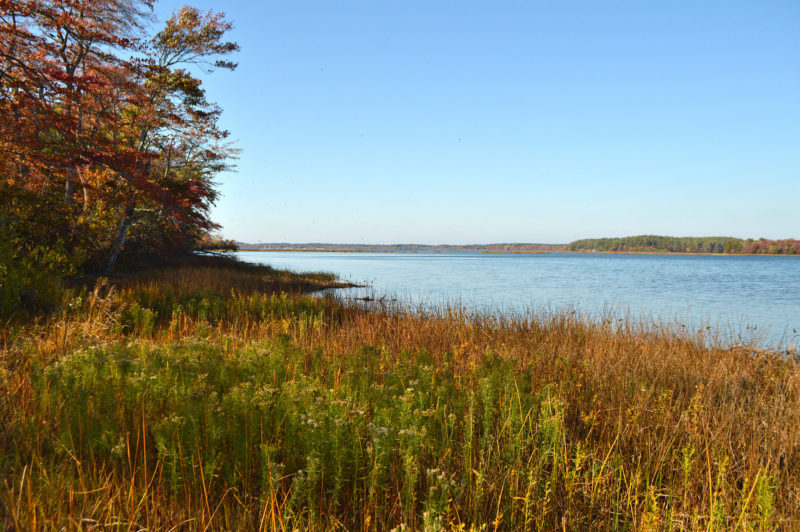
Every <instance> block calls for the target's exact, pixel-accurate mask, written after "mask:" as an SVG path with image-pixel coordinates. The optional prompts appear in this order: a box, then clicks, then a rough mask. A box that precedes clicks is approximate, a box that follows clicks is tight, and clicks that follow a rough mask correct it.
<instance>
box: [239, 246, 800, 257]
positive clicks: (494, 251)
mask: <svg viewBox="0 0 800 532" xmlns="http://www.w3.org/2000/svg"><path fill="white" fill-rule="evenodd" d="M238 251H245V252H248V253H467V252H469V253H480V254H484V255H505V254H507V255H552V254H556V253H562V254H568V255H681V256H684V255H698V256H709V257H791V258H800V255H792V254H772V253H701V252H696V251H570V250H558V251H514V250H501V249H492V250H482V249H292V248H286V249H239V250H238Z"/></svg>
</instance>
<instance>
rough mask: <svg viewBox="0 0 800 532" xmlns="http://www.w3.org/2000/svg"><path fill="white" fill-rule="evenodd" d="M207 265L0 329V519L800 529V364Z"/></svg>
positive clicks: (665, 336)
mask: <svg viewBox="0 0 800 532" xmlns="http://www.w3.org/2000/svg"><path fill="white" fill-rule="evenodd" d="M330 283H332V279H331V278H330V277H328V276H297V275H292V274H287V273H281V272H275V271H272V270H268V269H263V268H258V267H250V266H245V265H241V264H236V263H233V262H229V261H225V260H216V259H204V260H203V261H201V262H198V261H197V260H194V261H189V262H184V263H180V264H176V265H173V266H171V267H167V268H161V269H158V270H151V271H147V272H143V273H141V274H139V275H136V276H130V277H125V278H121V279H117V280H114V281H113V282H112V281H105V282H100V283H98V285H97V287H96V288H95V289H94V290H92V291H83V292H73V293H72V294H71V296H70V297H68V298H66V299H65V301H64V304H63V305H62V306H61V308H60V310H59V311H58V312H57V313H56V314H55V315H53V316H51V317H49V318H47V319H42V320H40V321H39V322H38V323H35V324H32V325H28V326H14V327H7V328H6V329H5V330H4V331H3V337H2V342H3V343H2V346H3V348H2V352H1V353H0V357H1V358H0V394H1V395H0V478H2V479H3V480H2V485H1V486H0V521H3V523H2V524H4V525H6V527H8V528H12V529H30V530H40V529H62V528H66V529H97V530H99V529H107V528H112V529H114V528H116V529H124V530H128V529H133V530H139V529H145V528H146V529H151V530H162V529H163V530H169V529H174V530H181V529H187V530H195V529H196V530H200V529H202V530H207V529H218V530H256V529H263V530H293V529H300V530H328V529H342V530H386V529H392V528H396V529H409V530H422V529H425V530H508V529H538V530H554V529H558V530H590V529H613V530H714V529H716V530H768V529H784V530H791V529H796V528H797V527H798V526H799V525H800V492H798V489H800V476H799V475H798V470H799V469H800V430H798V428H797V427H798V426H800V370H798V367H797V364H796V362H795V361H793V360H788V359H786V358H778V357H775V356H770V355H764V354H759V353H755V352H753V351H752V350H748V349H744V348H731V349H717V348H713V349H709V348H707V347H704V345H703V343H702V342H700V341H698V340H696V339H692V338H690V337H685V336H684V337H682V336H679V335H676V334H672V333H668V332H663V333H662V332H654V331H652V330H650V331H648V330H644V329H640V328H638V327H636V326H635V324H633V323H631V324H626V325H623V326H621V327H615V328H612V327H611V326H610V325H609V323H608V321H605V322H603V321H601V322H588V321H586V320H584V319H582V318H581V317H580V316H577V315H575V314H550V315H531V316H514V317H511V316H508V317H492V316H481V315H468V314H465V313H464V312H462V311H459V310H458V309H446V308H445V309H440V310H439V311H437V312H434V313H427V314H426V315H420V314H415V313H410V312H404V311H401V310H398V309H391V310H389V309H382V308H376V309H373V310H369V311H367V310H364V309H363V308H356V307H351V306H347V305H344V304H342V303H339V302H337V301H335V300H334V299H333V298H331V297H309V296H307V295H303V294H302V292H304V291H308V290H310V289H313V288H319V287H322V286H325V285H329V284H330Z"/></svg>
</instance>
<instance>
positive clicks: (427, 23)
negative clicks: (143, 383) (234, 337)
mask: <svg viewBox="0 0 800 532" xmlns="http://www.w3.org/2000/svg"><path fill="white" fill-rule="evenodd" d="M183 3H184V2H173V1H172V0H166V1H162V2H160V3H159V4H158V5H157V7H156V12H157V14H158V15H159V17H160V18H161V20H164V18H166V16H167V15H168V14H169V13H170V12H171V11H173V10H174V9H176V8H177V7H179V6H180V5H182V4H183ZM192 5H195V6H197V7H200V8H202V9H215V10H221V11H224V12H225V13H226V14H227V15H228V16H229V18H230V19H232V20H233V21H234V23H235V25H236V28H235V30H234V31H233V32H232V34H231V37H232V39H233V40H236V41H237V42H238V43H239V44H240V46H241V48H242V51H241V53H239V54H238V57H237V58H235V59H236V60H238V61H239V65H240V66H239V69H237V70H236V71H235V72H233V73H229V72H217V73H215V74H213V75H211V76H209V77H207V78H206V80H207V81H206V86H207V91H208V93H209V96H210V98H211V99H213V100H216V101H217V102H218V103H219V104H220V105H221V106H222V107H223V109H224V117H223V119H222V123H223V126H224V127H225V128H227V129H229V130H230V131H231V132H232V136H233V138H234V139H237V141H238V142H237V145H238V147H239V148H240V149H241V150H242V154H241V158H240V160H239V163H238V171H237V172H236V173H233V174H226V175H223V176H220V190H221V192H222V198H221V199H220V200H219V202H218V204H217V206H216V208H215V210H214V218H215V220H216V221H218V222H219V223H221V224H222V226H223V234H224V236H225V237H228V238H235V239H237V240H241V241H248V242H256V241H264V242H278V241H280V242H286V241H288V242H351V243H400V242H415V243H487V242H567V241H570V240H574V239H577V238H583V237H599V236H624V235H632V234H643V233H655V234H669V235H677V236H686V235H732V236H739V237H761V236H763V237H767V238H785V237H792V236H793V237H800V208H799V206H798V199H799V198H800V2H798V1H796V0H790V1H784V2H777V1H763V2H756V1H751V2H731V1H725V2H722V1H720V2H697V1H685V2H682V1H671V2H661V3H658V4H657V3H655V2H641V1H631V2H613V1H609V2H569V1H565V2H532V1H531V2H523V1H520V2H504V1H492V2H488V1H487V2H471V1H470V2H463V1H459V2H455V1H453V2H444V1H441V2H440V1H434V2H431V1H416V0H415V1H411V0H402V1H383V0H381V1H375V0H369V1H347V0H342V1H321V2H312V1H302V0H286V1H283V2H272V1H229V2H219V1H217V2H211V1H207V0H202V1H196V2H193V3H192Z"/></svg>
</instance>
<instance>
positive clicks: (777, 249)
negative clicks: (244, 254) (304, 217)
mask: <svg viewBox="0 0 800 532" xmlns="http://www.w3.org/2000/svg"><path fill="white" fill-rule="evenodd" d="M237 245H238V246H239V249H240V250H241V251H296V252H298V251H299V252H315V251H316V252H330V253H396V252H407V253H410V252H419V251H423V252H433V253H438V252H442V251H471V252H482V253H611V254H625V255H743V256H748V255H753V256H756V255H775V256H800V240H796V239H793V238H786V239H783V240H770V239H767V238H759V239H757V240H756V239H752V238H748V239H746V240H745V239H741V238H736V237H731V236H702V237H691V236H690V237H673V236H659V235H637V236H625V237H619V238H584V239H581V240H575V241H573V242H569V243H567V244H543V243H533V242H492V243H488V244H410V243H405V244H333V243H330V242H305V243H290V242H264V243H257V244H253V243H248V242H237Z"/></svg>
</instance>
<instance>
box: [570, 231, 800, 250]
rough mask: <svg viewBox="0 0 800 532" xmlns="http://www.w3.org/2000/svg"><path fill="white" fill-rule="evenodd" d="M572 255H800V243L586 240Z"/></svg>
mask: <svg viewBox="0 0 800 532" xmlns="http://www.w3.org/2000/svg"><path fill="white" fill-rule="evenodd" d="M567 250H568V251H601V252H602V251H608V252H648V251H649V252H665V253H731V254H755V255H800V240H795V239H792V238H788V239H784V240H769V239H766V238H760V239H757V240H755V239H752V238H749V239H747V240H745V239H741V238H734V237H727V236H704V237H674V236H658V235H639V236H626V237H619V238H585V239H582V240H576V241H574V242H571V243H570V244H568V245H567Z"/></svg>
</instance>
